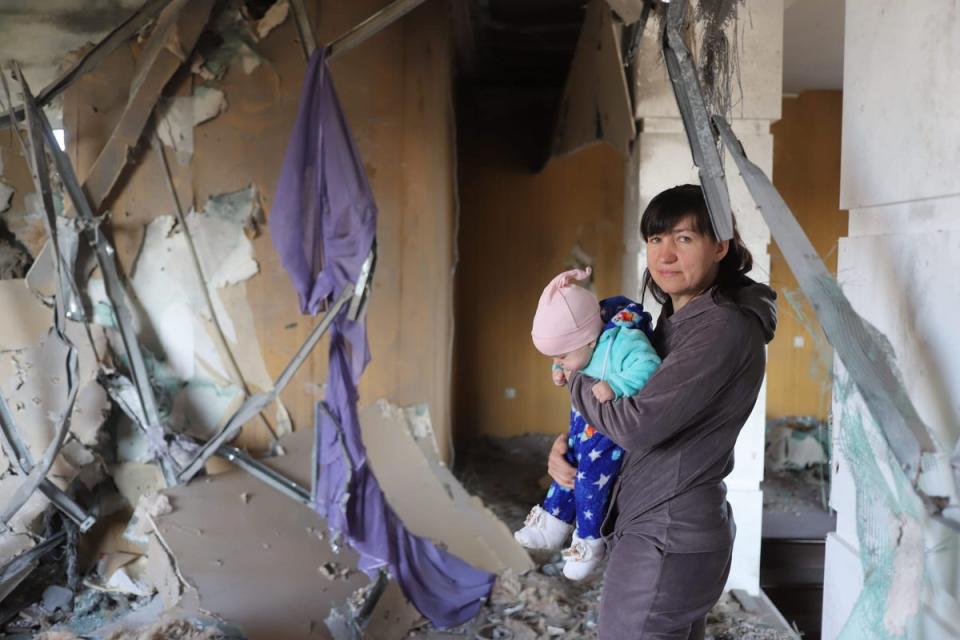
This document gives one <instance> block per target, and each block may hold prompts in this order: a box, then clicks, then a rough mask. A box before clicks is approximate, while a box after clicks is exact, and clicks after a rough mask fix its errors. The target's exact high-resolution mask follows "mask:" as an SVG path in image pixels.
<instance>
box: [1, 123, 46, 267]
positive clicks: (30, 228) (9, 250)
mask: <svg viewBox="0 0 960 640" xmlns="http://www.w3.org/2000/svg"><path fill="white" fill-rule="evenodd" d="M0 222H2V225H0V278H17V277H19V278H22V277H23V276H24V275H26V269H28V268H29V267H30V263H31V262H32V260H33V256H34V255H36V253H35V252H36V251H39V249H40V247H41V246H42V245H43V241H44V239H45V232H44V230H43V223H42V222H41V218H40V211H39V199H38V198H37V197H36V195H35V194H34V189H33V179H32V178H31V177H30V168H29V167H28V166H27V161H26V159H25V158H24V157H23V152H22V151H21V150H20V143H19V142H18V141H17V137H16V135H15V134H14V133H13V131H12V130H11V129H5V130H3V131H0Z"/></svg>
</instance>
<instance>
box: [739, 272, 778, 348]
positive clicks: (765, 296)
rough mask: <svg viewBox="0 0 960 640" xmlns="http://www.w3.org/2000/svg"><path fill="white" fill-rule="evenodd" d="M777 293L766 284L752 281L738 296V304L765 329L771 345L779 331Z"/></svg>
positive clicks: (765, 334) (767, 339)
mask: <svg viewBox="0 0 960 640" xmlns="http://www.w3.org/2000/svg"><path fill="white" fill-rule="evenodd" d="M776 300H777V292H776V291H774V290H773V289H771V288H770V287H768V286H767V285H765V284H760V283H759V282H753V281H752V280H751V281H750V283H749V284H747V285H745V286H744V287H743V288H742V289H740V291H739V292H738V295H737V304H738V305H739V307H740V308H741V309H742V310H743V311H745V312H746V313H748V314H750V315H752V316H754V317H755V318H756V319H757V321H759V322H760V326H761V327H763V335H764V337H765V338H766V341H767V342H768V343H769V342H770V341H771V340H773V334H774V332H775V331H776V330H777V302H776Z"/></svg>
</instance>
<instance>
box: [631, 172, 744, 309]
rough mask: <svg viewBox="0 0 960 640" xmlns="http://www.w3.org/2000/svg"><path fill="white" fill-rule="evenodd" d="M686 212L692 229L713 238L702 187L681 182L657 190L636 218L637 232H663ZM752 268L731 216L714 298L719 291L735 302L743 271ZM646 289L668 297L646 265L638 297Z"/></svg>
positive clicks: (656, 296) (661, 299) (659, 298)
mask: <svg viewBox="0 0 960 640" xmlns="http://www.w3.org/2000/svg"><path fill="white" fill-rule="evenodd" d="M732 215H733V214H732V213H731V216H732ZM687 216H692V217H693V227H694V230H695V231H697V232H698V233H701V234H703V235H705V236H707V237H709V238H711V239H712V240H713V241H714V242H717V234H716V233H714V231H713V223H712V222H711V221H710V212H709V211H708V210H707V200H706V198H705V197H704V195H703V189H702V188H700V185H696V184H682V185H680V186H677V187H673V188H671V189H667V190H666V191H661V192H660V193H658V194H657V195H656V196H655V197H654V198H653V200H651V201H650V204H648V205H647V208H646V210H644V212H643V217H642V218H641V219H640V235H642V236H643V239H644V241H646V240H648V239H649V238H650V236H655V235H660V234H662V233H666V232H668V231H670V230H671V229H673V228H674V227H675V226H676V225H677V223H678V222H680V221H681V220H683V219H684V218H685V217H687ZM752 268H753V256H751V255H750V251H749V250H748V249H747V247H746V245H745V244H743V240H742V239H741V238H740V232H739V231H738V230H737V219H736V218H733V238H731V239H730V248H729V249H728V250H727V255H725V256H724V257H723V259H722V260H720V271H719V272H718V273H717V279H716V280H714V283H713V284H714V285H715V288H714V290H713V295H714V298H715V299H716V296H717V294H718V293H719V294H722V295H724V296H726V297H727V298H729V299H731V300H733V301H734V302H736V301H737V297H738V296H737V294H738V292H739V290H740V288H741V287H743V286H744V284H746V281H747V280H748V279H747V277H746V275H747V272H749V271H750V269H752ZM647 289H649V290H650V293H651V294H653V299H654V300H656V301H657V302H659V303H660V304H666V303H667V302H668V301H669V300H670V296H668V295H667V293H666V292H665V291H664V290H663V289H661V288H660V287H659V285H657V283H656V282H655V281H654V280H653V277H652V276H651V275H650V270H649V269H645V270H644V272H643V288H642V290H641V291H642V293H641V297H642V296H643V295H644V294H645V293H646V291H647Z"/></svg>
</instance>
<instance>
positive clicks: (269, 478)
mask: <svg viewBox="0 0 960 640" xmlns="http://www.w3.org/2000/svg"><path fill="white" fill-rule="evenodd" d="M217 455H218V456H220V457H221V458H223V459H224V460H228V461H229V462H232V463H233V464H235V465H237V466H238V467H240V468H241V469H243V470H244V471H246V472H247V473H249V474H250V475H252V476H253V477H255V478H256V479H257V480H260V481H262V482H264V483H265V484H268V485H270V486H271V487H273V488H274V489H276V490H277V491H279V492H280V493H282V494H284V495H286V496H287V497H289V498H291V499H293V500H296V501H297V502H299V503H300V504H303V505H306V506H308V507H310V506H312V503H311V501H310V492H309V491H307V490H306V489H304V488H303V487H301V486H300V485H299V484H297V483H296V482H294V481H293V480H290V479H289V478H287V477H285V476H284V475H283V474H281V473H278V472H277V471H275V470H273V469H271V468H270V467H268V466H267V465H265V464H263V463H262V462H261V461H259V460H257V459H255V458H252V457H251V456H250V455H248V454H247V453H245V452H244V451H242V450H240V449H237V448H236V447H231V446H230V445H226V444H225V445H221V446H220V447H218V448H217Z"/></svg>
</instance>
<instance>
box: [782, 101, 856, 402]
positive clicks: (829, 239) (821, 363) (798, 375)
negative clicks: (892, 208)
mask: <svg viewBox="0 0 960 640" xmlns="http://www.w3.org/2000/svg"><path fill="white" fill-rule="evenodd" d="M841 115H842V93H841V92H839V91H809V92H805V93H802V94H800V95H799V96H797V97H787V98H784V99H783V117H782V119H781V120H780V121H779V122H778V123H776V124H775V125H773V127H772V131H773V183H774V185H775V186H776V187H777V190H778V191H780V194H781V195H782V196H783V199H784V200H785V201H786V202H787V204H788V205H789V206H790V208H791V210H792V211H793V213H794V215H795V216H796V217H797V220H798V221H799V222H800V225H801V226H802V227H803V229H804V231H805V232H806V233H807V235H808V236H809V237H810V240H811V241H812V242H813V246H814V247H815V248H816V249H817V252H818V253H819V254H820V256H821V257H822V258H823V259H824V261H825V262H826V264H827V268H828V269H830V271H831V272H832V273H834V274H836V271H837V240H838V239H839V238H841V237H843V236H846V235H847V212H846V211H842V210H840V209H839V208H838V203H839V201H840V130H841ZM770 281H771V285H772V286H773V287H774V288H775V289H776V290H777V293H778V294H779V296H780V298H779V301H778V306H779V325H778V327H777V335H776V338H774V340H773V342H772V343H771V344H770V349H769V352H768V364H767V416H768V417H774V418H775V417H783V416H792V415H812V416H817V417H818V418H821V419H825V418H826V417H827V414H828V412H829V410H830V385H831V382H832V378H831V370H830V367H831V363H832V358H833V352H832V349H831V348H830V345H829V344H827V342H826V339H825V338H824V337H823V330H822V329H821V328H820V324H819V323H818V322H817V321H816V318H815V316H814V313H813V308H812V307H811V306H810V304H809V303H808V302H807V301H806V298H804V297H803V294H802V293H801V292H800V290H799V287H798V286H797V281H796V279H795V278H794V276H793V274H792V273H791V271H790V267H789V266H788V265H787V263H786V261H785V260H784V259H783V255H782V254H781V253H780V249H779V248H778V247H777V245H776V243H775V242H774V243H772V244H771V247H770ZM791 301H795V303H791ZM798 339H799V340H802V342H803V345H802V346H795V344H794V341H795V340H798Z"/></svg>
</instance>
